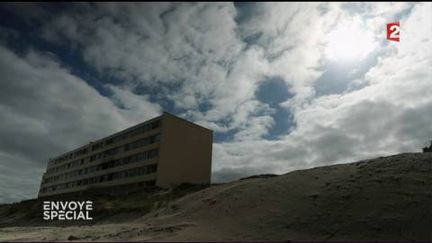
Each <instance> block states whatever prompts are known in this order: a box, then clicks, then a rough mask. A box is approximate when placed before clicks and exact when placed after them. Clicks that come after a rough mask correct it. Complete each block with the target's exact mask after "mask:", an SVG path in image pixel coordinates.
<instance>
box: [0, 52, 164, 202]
mask: <svg viewBox="0 0 432 243" xmlns="http://www.w3.org/2000/svg"><path fill="white" fill-rule="evenodd" d="M0 73H2V79H1V81H0V113H1V114H2V116H1V118H0V137H1V138H2V139H1V140H0V157H1V158H0V162H1V167H2V168H3V169H1V170H0V171H1V173H0V177H1V182H2V185H11V186H7V187H5V186H2V187H0V195H2V196H1V197H0V203H2V202H5V200H9V199H16V198H24V197H31V196H35V194H34V192H36V190H37V189H38V187H39V183H40V179H41V176H42V174H41V172H42V170H43V169H44V168H45V166H46V163H47V161H48V158H49V157H48V156H55V155H58V154H60V153H63V152H66V151H68V150H71V149H74V148H76V147H77V146H80V145H82V144H84V143H87V142H89V141H90V140H94V139H98V138H101V137H104V136H106V135H109V134H111V133H113V132H116V131H119V130H121V129H123V128H126V127H128V126H130V125H133V124H135V123H137V122H142V121H143V120H140V119H141V118H143V119H146V118H149V117H150V116H153V115H154V114H155V113H156V111H157V108H158V106H157V105H152V104H150V103H149V102H146V101H145V98H142V97H140V98H137V97H135V96H133V95H131V94H127V95H128V97H125V95H124V93H121V91H118V90H116V92H117V93H116V95H115V98H118V99H119V100H121V101H122V102H123V104H124V106H126V107H127V108H129V110H123V109H119V108H118V107H117V106H115V105H114V104H113V103H112V102H111V101H110V100H109V99H108V98H105V97H103V96H101V95H100V94H99V93H98V92H97V91H96V90H95V89H93V88H92V87H90V86H89V85H88V84H87V83H86V82H85V81H84V80H81V79H79V78H77V77H75V76H73V75H72V74H70V73H69V71H68V70H66V69H65V68H63V67H61V66H60V65H59V64H58V62H56V61H55V60H53V59H52V58H51V57H50V56H49V55H43V54H41V53H38V52H34V51H30V52H29V53H27V54H26V55H24V56H22V57H20V56H17V55H16V54H15V53H13V52H12V51H10V50H9V49H7V48H5V47H3V46H0ZM137 99H138V100H139V101H140V103H139V104H137ZM132 111H133V112H134V115H133V116H129V115H130V113H129V112H132ZM6 168H7V169H6ZM27 168H28V169H27ZM8 171H9V172H8ZM10 171H15V172H16V173H15V174H14V176H10V174H12V173H10ZM20 186H22V187H23V188H24V189H22V191H20V190H18V189H17V188H18V187H20ZM3 195H5V196H3ZM8 198H9V199H8Z"/></svg>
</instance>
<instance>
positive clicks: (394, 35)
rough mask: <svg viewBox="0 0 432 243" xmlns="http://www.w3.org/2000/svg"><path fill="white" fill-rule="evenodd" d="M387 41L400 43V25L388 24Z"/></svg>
mask: <svg viewBox="0 0 432 243" xmlns="http://www.w3.org/2000/svg"><path fill="white" fill-rule="evenodd" d="M387 40H389V41H397V42H399V41H400V23H399V22H393V23H388V24H387Z"/></svg>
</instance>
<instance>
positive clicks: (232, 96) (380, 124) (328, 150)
mask: <svg viewBox="0 0 432 243" xmlns="http://www.w3.org/2000/svg"><path fill="white" fill-rule="evenodd" d="M413 6H414V7H413ZM431 6H432V5H431V4H430V3H418V4H415V5H413V4H408V3H395V4H387V3H385V4H384V3H382V4H378V5H376V4H370V3H358V4H353V5H351V4H347V3H331V4H326V3H320V4H317V3H256V4H253V5H251V7H250V8H248V9H247V11H249V12H246V13H240V12H239V11H243V10H241V9H236V8H235V6H234V5H232V4H231V3H216V4H211V3H199V4H189V3H180V4H170V3H161V4H153V3H152V4H150V3H142V4H118V3H109V4H96V5H88V4H83V5H78V6H75V8H74V10H73V11H67V12H65V13H62V14H60V15H57V16H56V17H55V19H54V20H53V21H50V22H49V23H47V25H46V26H45V27H44V32H43V35H44V37H45V38H46V39H47V40H50V41H53V42H56V43H57V44H58V43H68V45H70V46H69V47H73V48H75V49H74V50H76V51H81V52H82V55H83V57H84V59H85V61H86V62H87V63H88V65H90V66H91V67H94V68H96V69H97V70H99V72H100V73H101V76H104V77H105V76H106V77H116V78H117V80H118V81H119V82H120V84H111V85H108V86H107V87H108V89H109V90H110V91H111V92H112V93H113V95H112V97H111V100H110V99H108V98H105V97H103V96H101V95H100V94H99V93H98V92H97V91H96V90H95V89H93V88H92V87H90V86H89V85H87V83H86V82H85V81H84V80H81V79H79V78H77V77H75V76H73V75H71V74H70V73H69V71H68V70H66V68H64V67H62V66H61V65H59V61H56V60H54V59H53V57H50V56H47V55H42V54H41V53H37V52H30V53H29V54H27V55H25V56H23V57H19V56H17V55H16V54H14V53H12V52H11V51H9V50H7V49H5V48H0V62H1V65H0V67H1V68H0V69H1V73H2V76H3V77H5V78H4V79H2V80H1V81H0V87H1V89H0V94H1V95H0V109H1V112H2V114H8V116H6V117H2V118H1V119H2V120H1V123H0V136H1V137H7V138H9V140H8V141H7V142H3V143H1V142H0V148H2V149H1V151H0V152H1V153H2V155H1V156H3V158H6V157H8V158H9V157H11V156H12V157H14V158H15V161H22V162H16V168H20V166H23V164H24V163H30V162H29V161H37V162H34V163H35V164H37V168H43V166H44V163H45V159H46V158H45V156H46V154H55V153H57V152H59V151H66V150H67V149H70V148H71V147H72V146H75V145H77V144H82V143H84V142H87V140H88V139H89V138H90V137H101V136H104V135H106V134H109V133H111V132H113V131H117V130H119V129H120V128H124V127H127V126H129V125H132V124H133V123H136V122H139V121H141V120H145V119H147V118H150V117H152V116H154V115H156V114H157V113H158V112H160V110H161V105H160V104H154V103H153V102H151V99H150V98H151V95H157V96H158V98H162V99H165V100H170V101H172V102H173V103H174V105H175V107H176V108H179V109H181V110H185V112H184V113H182V114H179V115H181V116H184V117H187V118H189V119H191V120H193V121H196V122H198V123H199V124H202V125H204V126H207V127H209V128H211V129H214V130H215V131H221V132H227V131H236V133H235V134H234V136H233V140H232V141H230V142H225V143H217V144H214V159H213V171H214V179H215V181H220V180H227V179H233V178H236V177H241V176H243V175H247V174H255V173H264V172H270V173H285V172H287V171H289V170H293V169H299V168H307V167H312V166H318V165H323V164H330V163H335V162H349V161H354V160H356V159H360V158H367V157H375V156H377V155H384V154H391V153H397V152H406V151H415V150H418V149H420V148H421V147H422V146H423V145H424V144H423V143H424V141H427V140H428V139H430V136H432V130H431V129H432V128H431V127H430V125H429V123H430V121H431V120H432V100H431V99H432V90H431V87H432V86H431V85H430V78H431V77H432V73H431V66H432V63H431V61H432V54H431V49H430V46H432V45H431V44H432V43H431V41H432V40H431V35H430V33H431V30H432V26H431V23H432V21H431V15H430V14H429V13H430V12H432V9H431ZM411 8H412V9H411ZM241 14H245V15H244V16H243V18H241V20H239V19H238V17H239V16H240V15H241ZM245 16H246V17H245ZM399 17H400V18H401V19H400V21H401V29H402V33H401V42H399V43H388V42H386V41H385V40H384V39H383V38H384V36H385V35H384V34H385V32H384V30H385V23H387V22H389V21H394V20H397V19H396V18H399ZM344 19H361V20H362V21H364V22H362V24H365V25H366V26H368V27H369V28H370V30H371V31H372V32H373V35H374V38H375V40H376V41H377V42H379V43H380V47H379V50H378V53H377V55H379V59H378V64H377V65H376V66H375V67H373V68H372V69H370V70H369V71H368V73H367V74H366V75H365V77H356V81H355V82H356V83H361V84H362V85H364V87H362V88H361V89H357V90H353V91H350V92H345V93H343V94H335V95H328V96H321V97H319V98H317V97H315V96H314V94H315V92H314V82H315V81H316V80H317V79H318V78H319V77H320V75H321V74H322V72H323V71H325V62H326V61H325V59H323V52H324V50H325V35H326V34H328V33H329V32H330V31H331V30H332V28H333V27H335V26H336V25H337V24H338V23H339V22H340V21H341V20H344ZM272 76H278V77H281V78H282V79H283V80H284V81H285V82H287V84H288V85H287V86H288V87H290V93H293V94H294V97H293V98H292V99H290V100H289V101H287V102H285V103H284V104H282V106H284V107H285V108H287V109H290V111H291V112H292V113H293V115H294V121H295V123H296V124H295V127H293V128H292V129H291V133H289V134H285V135H283V136H281V137H280V139H279V140H272V141H266V140H263V139H262V137H263V136H264V135H266V134H267V133H268V131H269V128H270V127H271V126H272V125H273V124H274V123H275V121H274V120H273V118H272V114H273V112H275V111H274V109H272V108H271V107H270V106H268V105H266V104H263V103H261V102H259V101H258V100H257V99H256V97H255V92H256V90H257V88H258V87H259V85H260V84H261V81H262V80H264V79H265V78H266V77H272ZM348 81H350V80H347V82H348ZM136 87H144V88H145V89H146V90H151V91H155V90H156V91H157V94H150V93H149V94H144V95H142V94H138V93H139V92H137V90H135V88H136ZM35 101H37V102H35ZM203 104H204V105H207V106H208V107H209V109H208V110H207V111H202V110H199V106H200V105H203ZM18 138H25V141H24V142H23V141H22V139H18ZM35 141H38V142H37V143H35ZM41 141H44V142H41ZM33 144H36V145H37V146H33ZM1 161H5V160H3V159H2V160H1ZM14 183H15V182H14ZM0 189H1V188H0ZM3 190H4V189H3ZM5 193H9V194H8V195H11V196H9V197H10V198H18V197H20V196H19V195H18V196H17V195H12V194H10V193H11V192H10V191H7V192H6V191H5ZM5 195H6V194H5Z"/></svg>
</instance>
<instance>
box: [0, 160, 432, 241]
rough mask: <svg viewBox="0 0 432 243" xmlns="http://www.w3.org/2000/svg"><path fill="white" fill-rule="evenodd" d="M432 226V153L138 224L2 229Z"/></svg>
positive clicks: (191, 206)
mask: <svg viewBox="0 0 432 243" xmlns="http://www.w3.org/2000/svg"><path fill="white" fill-rule="evenodd" d="M431 229H432V153H424V154H420V153H415V154H414V153H413V154H400V155H395V156H390V157H385V158H377V159H374V160H368V161H361V162H357V163H352V164H343V165H334V166H327V167H319V168H314V169H309V170H301V171H294V172H291V173H288V174H285V175H282V176H278V177H273V178H267V179H249V180H242V181H236V182H232V183H228V184H224V185H219V186H212V187H210V188H207V189H205V190H202V191H199V192H196V193H192V194H189V195H187V196H185V197H183V198H180V199H179V200H176V201H175V202H173V203H172V204H170V205H169V206H168V207H165V208H163V209H160V210H158V211H155V212H152V213H150V214H147V215H145V216H143V217H141V218H138V219H135V220H133V221H132V222H130V223H122V224H101V225H95V226H82V227H9V228H0V240H67V239H68V237H70V236H73V237H71V238H70V239H74V240H80V239H81V240H87V241H88V240H186V241H193V240H287V239H292V240H301V239H312V240H326V239H332V240H343V239H354V240H370V239H378V240H411V239H416V240H432V230H431ZM74 237H76V238H74Z"/></svg>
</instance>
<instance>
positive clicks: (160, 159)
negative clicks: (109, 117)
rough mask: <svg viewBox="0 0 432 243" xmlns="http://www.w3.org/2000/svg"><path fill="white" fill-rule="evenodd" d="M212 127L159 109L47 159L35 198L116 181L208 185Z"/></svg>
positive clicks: (116, 183) (145, 184)
mask: <svg viewBox="0 0 432 243" xmlns="http://www.w3.org/2000/svg"><path fill="white" fill-rule="evenodd" d="M212 144H213V132H212V131H211V130H209V129H207V128H204V127H201V126H198V125H196V124H194V123H191V122H189V121H187V120H184V119H182V118H179V117H177V116H174V115H172V114H169V113H167V112H164V113H163V114H162V115H161V116H159V117H156V118H153V119H151V120H148V121H146V122H143V123H141V124H138V125H136V126H133V127H130V128H127V129H125V130H123V131H120V132H118V133H115V134H113V135H110V136H108V137H105V138H102V139H99V140H97V141H94V142H90V143H89V144H86V145H84V146H81V147H79V148H77V149H74V150H72V151H69V152H67V153H64V154H62V155H60V156H57V157H55V158H53V159H50V160H49V161H48V166H47V170H46V172H45V173H44V174H43V176H42V182H41V186H40V190H39V195H38V197H44V196H51V195H56V194H63V193H70V192H79V191H86V190H91V189H108V188H113V187H116V186H127V187H130V186H134V187H138V188H141V187H142V188H147V187H152V186H158V187H170V186H174V185H178V184H181V183H193V184H209V183H210V179H211V178H210V177H211V158H212Z"/></svg>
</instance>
